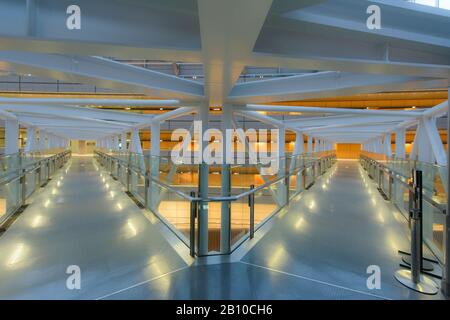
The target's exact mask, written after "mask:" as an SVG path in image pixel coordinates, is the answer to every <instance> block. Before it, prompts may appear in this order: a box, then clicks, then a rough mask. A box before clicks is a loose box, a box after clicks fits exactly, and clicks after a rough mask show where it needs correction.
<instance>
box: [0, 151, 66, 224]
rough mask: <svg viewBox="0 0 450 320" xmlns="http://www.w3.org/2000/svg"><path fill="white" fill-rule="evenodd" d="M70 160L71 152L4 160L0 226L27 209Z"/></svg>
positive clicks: (0, 181) (0, 179)
mask: <svg viewBox="0 0 450 320" xmlns="http://www.w3.org/2000/svg"><path fill="white" fill-rule="evenodd" d="M69 157H70V151H62V152H59V153H56V154H54V155H51V156H46V155H43V154H31V153H18V154H13V155H3V156H0V224H2V223H3V222H5V220H7V219H8V218H9V217H10V216H11V215H12V214H13V213H14V212H16V210H17V209H19V208H20V207H21V206H22V205H24V204H25V201H26V199H27V198H28V197H29V196H30V195H31V194H32V193H33V192H34V191H35V190H36V189H37V188H39V187H40V186H42V185H44V184H45V183H46V182H47V181H48V180H49V179H50V177H51V176H52V174H53V173H54V172H55V171H56V170H57V169H58V168H60V167H61V166H62V165H64V163H66V162H67V160H68V159H69Z"/></svg>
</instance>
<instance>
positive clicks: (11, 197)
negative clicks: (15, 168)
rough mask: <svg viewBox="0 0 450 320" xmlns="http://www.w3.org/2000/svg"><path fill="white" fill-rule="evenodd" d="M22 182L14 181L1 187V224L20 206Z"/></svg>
mask: <svg viewBox="0 0 450 320" xmlns="http://www.w3.org/2000/svg"><path fill="white" fill-rule="evenodd" d="M20 200H21V194H20V181H19V179H16V180H13V181H11V182H9V183H6V184H4V185H1V186H0V222H2V221H4V220H5V219H6V218H7V217H8V216H9V215H10V214H11V213H12V212H14V211H15V210H16V209H17V208H18V207H19V206H20Z"/></svg>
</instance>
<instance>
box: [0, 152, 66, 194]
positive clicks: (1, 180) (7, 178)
mask: <svg viewBox="0 0 450 320" xmlns="http://www.w3.org/2000/svg"><path fill="white" fill-rule="evenodd" d="M69 153H71V152H70V151H69V150H66V151H63V152H60V153H57V154H55V155H52V156H50V157H47V158H43V159H40V160H37V161H35V162H33V163H28V164H23V163H22V162H21V163H20V165H19V167H18V168H14V169H13V170H11V171H10V172H7V173H6V174H4V175H2V176H0V186H1V185H4V184H8V183H10V182H12V181H14V180H17V179H18V178H20V177H21V176H22V175H23V174H27V173H29V172H31V171H33V170H35V169H36V168H39V167H40V166H42V163H44V162H45V163H47V162H49V161H51V160H53V159H58V158H61V157H64V156H65V155H67V154H69ZM20 154H21V153H19V154H18V155H20ZM20 161H21V160H20ZM12 175H14V176H13V177H11V176H12Z"/></svg>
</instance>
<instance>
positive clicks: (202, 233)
mask: <svg viewBox="0 0 450 320" xmlns="http://www.w3.org/2000/svg"><path fill="white" fill-rule="evenodd" d="M208 118H209V107H208V105H202V106H200V108H199V120H200V121H201V124H202V128H203V130H206V129H207V127H208ZM194 134H197V135H198V146H199V147H198V148H199V150H198V151H199V156H200V159H202V160H201V163H200V165H199V180H198V184H199V185H198V195H199V198H203V199H205V198H208V183H209V166H208V164H207V163H205V162H204V159H203V151H204V149H205V148H206V144H204V143H203V132H202V130H200V132H197V133H195V130H194ZM208 221H209V217H208V203H207V202H203V201H201V202H200V203H199V210H198V255H199V256H204V255H207V254H208V250H209V249H208V244H209V240H208V237H209V234H208V232H209V227H208Z"/></svg>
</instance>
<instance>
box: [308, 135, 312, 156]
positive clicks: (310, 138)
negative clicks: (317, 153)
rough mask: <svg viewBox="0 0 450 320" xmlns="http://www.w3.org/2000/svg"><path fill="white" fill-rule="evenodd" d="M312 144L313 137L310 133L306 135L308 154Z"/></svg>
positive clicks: (310, 151)
mask: <svg viewBox="0 0 450 320" xmlns="http://www.w3.org/2000/svg"><path fill="white" fill-rule="evenodd" d="M312 145H313V137H312V135H310V134H309V135H308V154H309V155H310V154H311V153H312V150H313V149H312Z"/></svg>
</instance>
